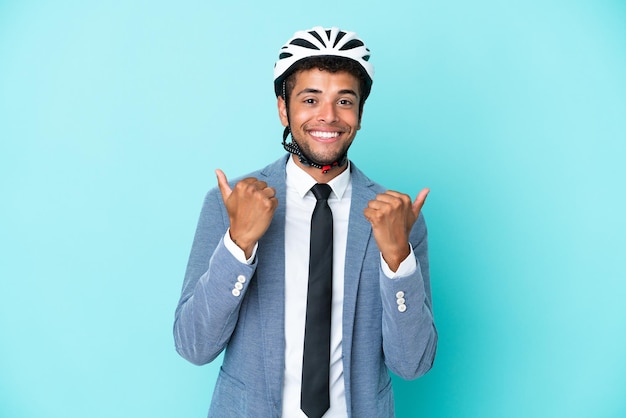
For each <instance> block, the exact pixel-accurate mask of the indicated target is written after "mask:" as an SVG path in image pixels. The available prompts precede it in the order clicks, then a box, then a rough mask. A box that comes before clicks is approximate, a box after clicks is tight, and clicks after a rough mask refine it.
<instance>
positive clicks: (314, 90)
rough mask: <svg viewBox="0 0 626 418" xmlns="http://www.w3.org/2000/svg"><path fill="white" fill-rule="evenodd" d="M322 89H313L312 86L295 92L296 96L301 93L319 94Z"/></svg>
mask: <svg viewBox="0 0 626 418" xmlns="http://www.w3.org/2000/svg"><path fill="white" fill-rule="evenodd" d="M321 92H322V90H318V89H314V88H306V89H302V90H301V91H299V92H298V94H296V96H300V95H302V94H311V93H313V94H319V93H321Z"/></svg>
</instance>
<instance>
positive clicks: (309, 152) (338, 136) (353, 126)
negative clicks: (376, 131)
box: [278, 68, 361, 165]
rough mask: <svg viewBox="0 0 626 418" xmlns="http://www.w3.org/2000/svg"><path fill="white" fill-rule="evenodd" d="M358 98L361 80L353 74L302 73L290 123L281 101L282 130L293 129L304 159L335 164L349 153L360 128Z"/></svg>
mask: <svg viewBox="0 0 626 418" xmlns="http://www.w3.org/2000/svg"><path fill="white" fill-rule="evenodd" d="M359 94H360V92H359V80H358V79H357V78H356V77H354V76H353V75H352V74H350V73H347V72H337V73H330V72H328V71H322V70H319V69H317V68H314V69H311V70H303V71H300V72H298V73H296V74H295V86H294V88H293V90H292V92H291V94H290V96H289V119H287V107H286V106H285V101H284V100H283V98H282V97H279V98H278V113H279V116H280V120H281V122H282V124H283V126H287V125H288V124H289V125H290V127H291V135H292V136H293V138H294V140H295V141H296V142H297V143H298V145H299V147H300V149H301V151H302V153H303V154H304V156H305V157H307V158H309V159H311V160H313V161H316V162H317V163H320V164H323V165H324V164H332V163H333V162H335V161H337V160H338V159H339V158H340V157H341V156H342V155H343V154H344V153H345V152H346V151H347V150H348V148H349V147H350V144H352V141H353V140H354V137H355V136H356V132H357V131H358V130H359V129H360V128H361V121H360V115H359V99H360V96H359Z"/></svg>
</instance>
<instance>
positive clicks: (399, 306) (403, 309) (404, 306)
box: [398, 304, 406, 312]
mask: <svg viewBox="0 0 626 418" xmlns="http://www.w3.org/2000/svg"><path fill="white" fill-rule="evenodd" d="M398 310H399V311H400V312H404V311H406V305H405V304H402V305H398Z"/></svg>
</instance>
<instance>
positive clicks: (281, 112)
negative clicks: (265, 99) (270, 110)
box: [277, 96, 289, 126]
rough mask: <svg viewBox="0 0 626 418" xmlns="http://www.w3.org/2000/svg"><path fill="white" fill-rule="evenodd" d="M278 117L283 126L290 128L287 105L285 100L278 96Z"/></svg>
mask: <svg viewBox="0 0 626 418" xmlns="http://www.w3.org/2000/svg"><path fill="white" fill-rule="evenodd" d="M277 104H278V117H279V118H280V123H282V124H283V126H289V119H288V118H287V103H285V99H283V98H282V97H281V96H278V103H277Z"/></svg>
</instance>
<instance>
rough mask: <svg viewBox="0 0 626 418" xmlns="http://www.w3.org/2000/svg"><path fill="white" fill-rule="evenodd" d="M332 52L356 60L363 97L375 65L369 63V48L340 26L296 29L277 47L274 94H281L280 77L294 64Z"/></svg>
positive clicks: (282, 88)
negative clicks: (364, 81)
mask: <svg viewBox="0 0 626 418" xmlns="http://www.w3.org/2000/svg"><path fill="white" fill-rule="evenodd" d="M319 56H333V57H342V58H348V59H351V60H353V61H356V62H357V63H358V64H359V65H360V67H361V69H362V74H363V76H364V78H365V80H366V86H365V87H366V91H364V92H361V93H362V95H363V99H364V100H365V99H366V98H367V96H368V95H369V92H370V89H371V87H372V81H373V79H374V66H373V65H372V64H370V63H369V59H370V50H369V49H368V48H367V47H366V46H365V43H364V42H363V41H362V40H361V39H359V38H357V36H356V33H354V32H347V31H343V30H341V29H339V28H335V27H333V28H328V29H325V28H322V27H321V26H316V27H314V28H312V29H310V30H303V31H298V32H296V33H295V34H294V35H293V37H292V38H291V39H289V40H288V41H287V43H286V44H285V45H284V46H283V47H282V48H281V49H280V54H279V56H278V61H276V64H274V91H275V93H276V97H278V96H281V95H282V94H283V90H284V87H283V81H285V79H286V78H287V77H289V75H290V74H291V73H292V72H293V71H294V69H295V68H296V67H297V66H296V64H297V63H298V62H299V61H301V60H303V59H305V58H310V57H319Z"/></svg>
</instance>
